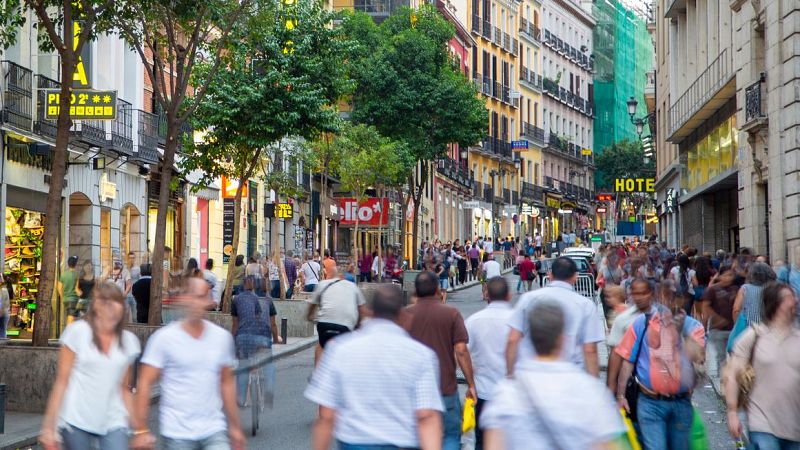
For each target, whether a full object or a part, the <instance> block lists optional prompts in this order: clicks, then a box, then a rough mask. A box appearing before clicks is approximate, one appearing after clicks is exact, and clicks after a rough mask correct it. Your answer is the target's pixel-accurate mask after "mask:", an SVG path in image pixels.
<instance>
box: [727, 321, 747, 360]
mask: <svg viewBox="0 0 800 450" xmlns="http://www.w3.org/2000/svg"><path fill="white" fill-rule="evenodd" d="M746 329H747V317H745V314H744V311H742V312H741V313H739V317H737V318H736V323H734V324H733V329H732V330H731V334H729V335H728V344H727V345H726V347H725V351H726V352H728V353H729V354H730V353H733V345H734V344H735V343H736V340H737V339H739V336H741V335H742V332H743V331H744V330H746Z"/></svg>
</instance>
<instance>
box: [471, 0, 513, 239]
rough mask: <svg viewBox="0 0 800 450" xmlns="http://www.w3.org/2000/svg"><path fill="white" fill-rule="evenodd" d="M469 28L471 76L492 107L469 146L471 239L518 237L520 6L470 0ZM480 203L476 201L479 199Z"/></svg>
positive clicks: (483, 0) (488, 107)
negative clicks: (482, 134)
mask: <svg viewBox="0 0 800 450" xmlns="http://www.w3.org/2000/svg"><path fill="white" fill-rule="evenodd" d="M467 9H468V14H467V19H468V22H469V29H470V31H471V33H472V35H473V37H474V38H475V41H476V42H477V45H476V46H475V47H473V49H472V55H471V61H470V64H469V66H470V69H471V77H472V80H473V82H474V83H475V86H476V88H477V89H478V91H479V92H480V95H481V96H482V97H483V98H484V99H485V100H486V107H487V109H488V110H489V115H488V117H487V126H486V129H487V137H486V139H485V140H484V141H483V142H482V143H481V144H480V145H477V146H473V147H470V152H469V161H468V165H469V168H470V169H471V170H472V172H473V174H474V175H473V196H474V199H475V202H473V203H472V206H473V208H471V209H472V211H473V216H472V217H473V226H472V234H473V237H474V236H477V235H480V236H493V237H506V236H509V235H511V236H516V235H517V233H518V232H519V230H518V227H517V226H516V224H515V223H514V220H513V218H514V216H515V215H517V214H518V213H519V210H518V209H519V208H518V207H519V192H520V177H519V169H517V167H516V164H519V163H520V162H521V160H520V159H519V156H518V155H516V154H515V153H514V152H513V151H512V141H517V140H519V135H520V133H519V131H520V121H519V108H520V100H521V94H520V90H519V82H518V80H519V73H520V62H519V52H520V41H519V25H520V23H519V5H518V4H517V3H515V2H513V1H506V0H498V1H493V0H469V1H468V4H467ZM476 202H477V203H476Z"/></svg>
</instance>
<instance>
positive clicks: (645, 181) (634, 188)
mask: <svg viewBox="0 0 800 450" xmlns="http://www.w3.org/2000/svg"><path fill="white" fill-rule="evenodd" d="M655 183H656V180H655V178H617V179H616V180H614V191H615V192H655V191H656V188H655Z"/></svg>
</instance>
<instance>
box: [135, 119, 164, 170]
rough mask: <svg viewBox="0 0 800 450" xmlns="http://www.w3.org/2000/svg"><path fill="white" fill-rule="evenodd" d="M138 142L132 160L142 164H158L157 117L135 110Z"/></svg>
mask: <svg viewBox="0 0 800 450" xmlns="http://www.w3.org/2000/svg"><path fill="white" fill-rule="evenodd" d="M136 118H137V122H138V127H137V129H138V141H137V146H136V152H135V153H134V155H133V159H135V160H136V161H140V162H142V163H144V164H156V163H158V116H156V115H155V114H153V113H149V112H147V111H142V110H136Z"/></svg>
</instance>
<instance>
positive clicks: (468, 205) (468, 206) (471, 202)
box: [462, 200, 481, 209]
mask: <svg viewBox="0 0 800 450" xmlns="http://www.w3.org/2000/svg"><path fill="white" fill-rule="evenodd" d="M462 205H464V208H466V209H475V208H480V207H481V202H479V201H478V200H469V201H466V202H464V203H462Z"/></svg>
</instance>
